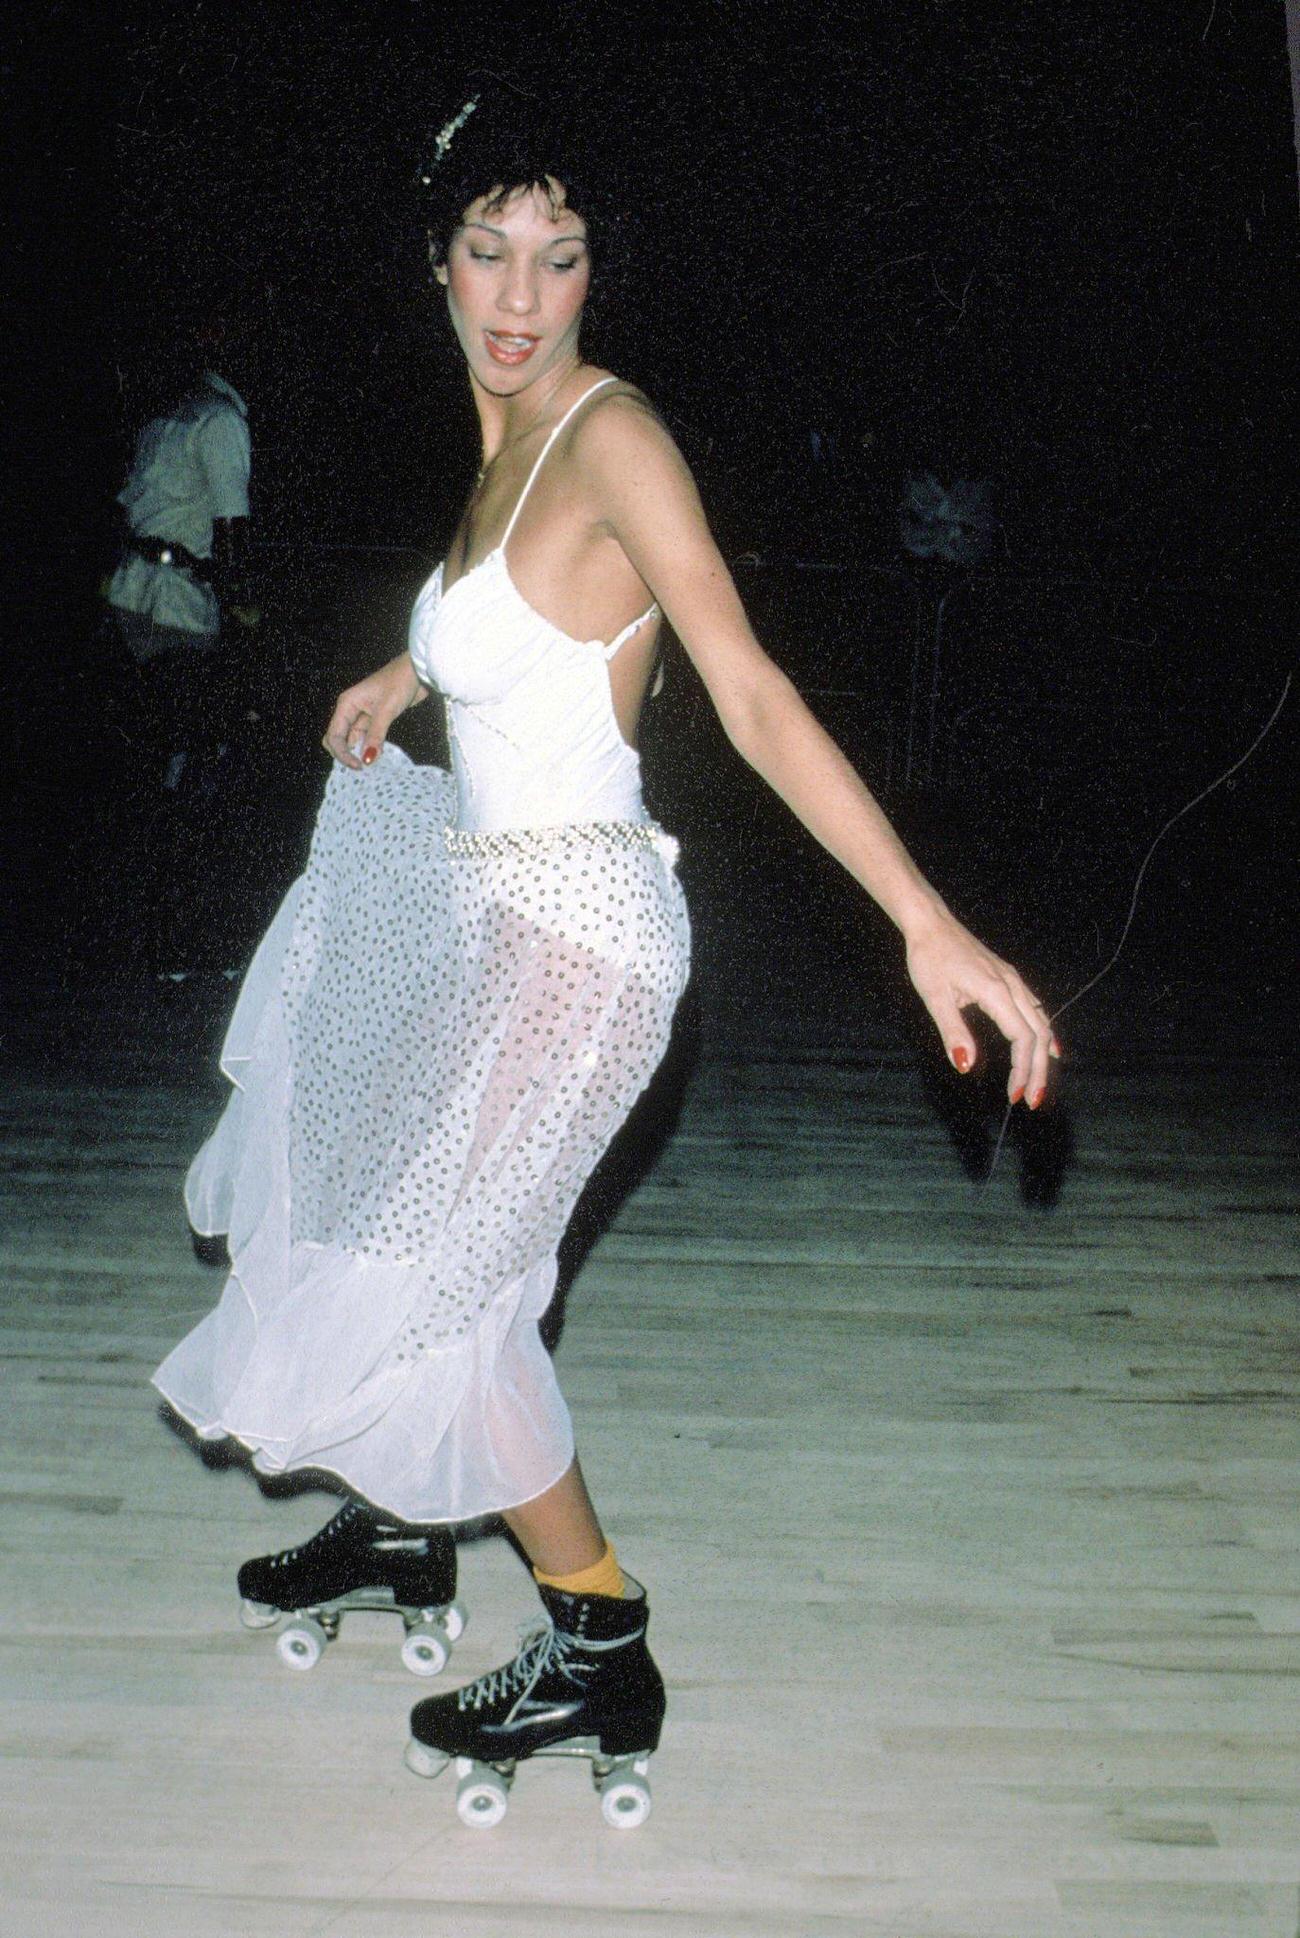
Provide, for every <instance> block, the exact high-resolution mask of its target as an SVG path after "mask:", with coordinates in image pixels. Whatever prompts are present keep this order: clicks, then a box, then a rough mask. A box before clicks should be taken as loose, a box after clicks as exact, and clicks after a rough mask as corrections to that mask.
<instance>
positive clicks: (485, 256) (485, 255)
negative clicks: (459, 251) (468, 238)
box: [469, 249, 501, 262]
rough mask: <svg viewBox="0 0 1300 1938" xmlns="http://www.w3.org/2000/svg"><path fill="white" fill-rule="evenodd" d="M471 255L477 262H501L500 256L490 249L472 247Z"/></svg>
mask: <svg viewBox="0 0 1300 1938" xmlns="http://www.w3.org/2000/svg"><path fill="white" fill-rule="evenodd" d="M469 253H470V255H471V256H472V257H473V258H474V261H475V262H500V260H501V258H500V256H496V255H493V254H492V252H491V250H490V249H471V250H470V252H469Z"/></svg>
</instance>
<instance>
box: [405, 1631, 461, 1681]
mask: <svg viewBox="0 0 1300 1938" xmlns="http://www.w3.org/2000/svg"><path fill="white" fill-rule="evenodd" d="M449 1653H450V1651H449V1650H448V1648H447V1644H446V1642H445V1640H444V1639H443V1635H442V1631H441V1630H440V1629H438V1628H436V1627H435V1626H434V1624H433V1623H432V1622H417V1624H416V1625H415V1627H414V1628H413V1629H411V1630H410V1631H409V1632H408V1634H407V1637H406V1640H405V1641H404V1642H403V1644H402V1660H403V1662H404V1663H405V1664H406V1666H407V1668H408V1669H409V1670H410V1671H411V1674H412V1675H413V1676H437V1675H441V1674H442V1671H443V1670H444V1669H445V1668H446V1666H447V1658H448V1655H449Z"/></svg>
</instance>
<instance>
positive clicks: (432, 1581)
mask: <svg viewBox="0 0 1300 1938" xmlns="http://www.w3.org/2000/svg"><path fill="white" fill-rule="evenodd" d="M239 1592H240V1594H241V1596H242V1597H243V1608H242V1609H241V1611H240V1614H241V1619H242V1620H243V1623H244V1626H245V1628H272V1627H273V1626H274V1625H275V1623H276V1622H278V1621H279V1620H280V1618H281V1617H282V1616H284V1615H290V1616H292V1618H293V1619H292V1620H291V1621H290V1622H288V1623H287V1624H286V1626H285V1627H284V1628H283V1629H281V1631H280V1634H279V1636H278V1637H277V1638H276V1648H277V1649H278V1651H279V1655H280V1660H281V1661H282V1662H284V1663H285V1664H286V1665H287V1666H288V1667H289V1668H290V1669H311V1668H314V1667H315V1665H316V1664H317V1663H318V1662H319V1661H320V1658H321V1655H322V1653H323V1651H324V1648H325V1644H326V1643H327V1642H332V1641H333V1640H334V1637H335V1636H336V1635H337V1634H338V1632H339V1623H340V1622H341V1620H342V1618H343V1617H344V1615H346V1614H348V1613H349V1612H350V1611H351V1610H353V1609H370V1610H374V1609H381V1610H385V1611H390V1610H391V1611H395V1612H396V1613H397V1614H399V1615H400V1616H401V1618H402V1620H403V1622H404V1623H405V1625H406V1639H405V1641H404V1642H403V1643H402V1660H403V1662H404V1663H405V1664H406V1666H407V1668H408V1669H410V1670H411V1672H412V1674H414V1675H417V1676H436V1675H437V1674H438V1673H439V1671H440V1670H441V1669H444V1668H445V1667H446V1665H447V1659H448V1657H449V1656H450V1654H451V1644H452V1643H453V1642H454V1641H455V1640H456V1639H457V1637H458V1636H459V1635H460V1634H461V1633H462V1631H463V1630H464V1627H465V1616H464V1613H463V1611H462V1610H461V1608H460V1607H459V1606H458V1604H457V1603H456V1602H455V1601H454V1600H453V1597H454V1595H455V1593H456V1543H455V1540H454V1539H453V1537H452V1534H451V1531H450V1529H449V1528H445V1527H410V1526H408V1525H407V1524H406V1523H404V1522H402V1521H396V1520H393V1519H392V1518H391V1517H390V1516H385V1515H382V1514H379V1513H376V1512H375V1511H374V1509H372V1508H369V1507H364V1506H363V1505H362V1504H361V1502H360V1501H349V1502H348V1504H347V1506H346V1507H344V1508H341V1509H340V1510H339V1512H338V1513H337V1514H336V1515H335V1516H334V1519H333V1520H332V1521H327V1522H326V1524H325V1526H324V1527H323V1528H322V1529H321V1530H320V1532H319V1534H314V1535H313V1536H312V1537H311V1539H310V1541H304V1542H303V1544H302V1546H301V1547H300V1548H285V1549H284V1550H283V1552H282V1553H280V1554H266V1555H260V1556H259V1557H258V1559H257V1560H256V1561H246V1562H245V1563H244V1565H243V1567H242V1568H241V1569H240V1571H239Z"/></svg>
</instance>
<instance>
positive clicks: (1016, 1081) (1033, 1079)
mask: <svg viewBox="0 0 1300 1938" xmlns="http://www.w3.org/2000/svg"><path fill="white" fill-rule="evenodd" d="M907 972H908V974H909V975H910V976H911V978H912V983H913V986H914V987H915V989H916V992H917V994H918V996H919V997H920V998H921V1001H922V1002H923V1003H924V1004H925V1006H926V1008H927V1009H928V1010H929V1012H930V1015H931V1016H932V1018H933V1019H934V1023H935V1027H936V1028H937V1029H938V1031H939V1033H940V1035H941V1036H942V1038H943V1041H944V1044H945V1046H946V1048H947V1051H948V1056H949V1058H950V1059H951V1062H952V1064H953V1067H954V1069H957V1070H960V1071H961V1072H962V1073H963V1074H964V1073H965V1072H966V1071H967V1070H971V1069H973V1068H974V1066H975V1058H976V1055H977V1050H976V1045H975V1039H974V1037H973V1036H972V1035H971V1033H970V1030H969V1029H968V1028H967V1026H966V1023H965V1020H964V1018H963V1016H962V1011H963V1010H964V1009H970V1008H974V1009H980V1010H983V1012H984V1014H985V1015H986V1016H987V1017H989V1018H990V1019H991V1021H992V1022H994V1023H996V1025H997V1027H998V1028H999V1029H1000V1030H1001V1032H1002V1034H1003V1036H1005V1037H1006V1039H1007V1041H1008V1042H1009V1043H1010V1045H1011V1073H1010V1075H1009V1077H1008V1078H1007V1096H1008V1098H1009V1099H1010V1101H1011V1102H1012V1103H1013V1104H1018V1103H1019V1102H1020V1100H1021V1098H1022V1097H1023V1098H1024V1099H1025V1100H1026V1102H1027V1103H1028V1105H1029V1108H1030V1109H1031V1110H1037V1109H1038V1107H1039V1105H1040V1104H1041V1103H1042V1101H1043V1099H1044V1097H1045V1096H1046V1095H1047V1076H1048V1068H1049V1063H1050V1059H1051V1058H1052V1057H1059V1056H1060V1054H1061V1049H1060V1045H1059V1044H1058V1043H1057V1041H1056V1038H1055V1037H1054V1036H1053V1034H1052V1025H1051V1022H1050V1021H1049V1019H1048V1016H1047V1012H1046V1010H1045V1009H1044V1008H1043V1005H1042V1004H1041V1003H1040V1002H1039V1000H1038V998H1037V997H1036V996H1035V995H1034V993H1033V991H1032V990H1031V989H1028V988H1027V987H1026V986H1025V983H1024V982H1023V980H1022V979H1021V977H1020V976H1019V975H1018V974H1017V973H1016V971H1015V970H1014V969H1013V968H1012V967H1011V965H1010V963H1009V962H1003V961H1002V960H1001V958H1000V957H999V956H995V955H994V954H993V952H992V950H991V949H986V948H985V947H984V945H983V943H982V942H977V941H976V939H975V937H974V936H973V935H972V934H971V933H970V931H969V929H964V928H963V927H962V925H961V923H960V922H959V921H958V920H957V919H956V917H955V916H953V915H950V914H949V913H948V911H947V910H946V909H944V910H941V911H937V912H936V913H935V914H934V916H933V917H932V918H931V919H930V920H929V921H927V922H926V924H925V925H924V927H922V928H920V929H919V930H917V931H916V932H915V933H913V934H911V935H909V936H908V938H907Z"/></svg>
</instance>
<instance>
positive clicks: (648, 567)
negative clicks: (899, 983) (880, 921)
mask: <svg viewBox="0 0 1300 1938" xmlns="http://www.w3.org/2000/svg"><path fill="white" fill-rule="evenodd" d="M574 463H575V466H576V467H577V468H578V470H579V472H580V474H581V476H582V477H583V480H584V483H585V484H586V486H587V488H588V490H589V492H590V493H591V496H592V500H593V503H595V504H596V505H597V506H598V507H599V508H600V510H601V512H602V513H603V520H602V522H603V523H605V524H606V525H607V527H608V529H609V530H610V531H612V533H613V534H614V536H615V537H617V539H618V540H619V543H620V544H621V545H622V547H623V549H624V551H625V552H626V553H627V556H628V558H629V559H630V560H631V562H632V564H633V565H634V566H635V567H636V569H637V571H638V572H639V573H640V574H641V577H642V578H643V579H644V580H645V582H646V584H647V585H648V586H649V588H650V590H651V592H652V593H653V594H654V596H655V598H656V599H657V600H658V601H659V604H660V606H661V607H662V608H663V611H664V614H665V616H666V617H667V619H668V621H669V623H670V625H671V626H672V628H673V630H674V632H675V633H676V634H677V636H678V638H679V639H680V640H681V642H682V645H683V646H684V647H685V649H686V652H687V653H688V654H689V656H690V658H691V660H692V662H693V663H694V665H695V667H696V669H697V670H698V672H699V674H700V677H701V678H702V679H703V681H704V684H705V686H706V687H707V689H708V692H709V695H710V698H711V699H712V701H713V704H714V706H715V707H716V709H717V712H718V717H719V719H720V720H721V722H722V725H723V727H724V728H725V730H726V732H727V735H728V738H729V739H730V740H731V742H732V744H733V745H734V746H735V747H736V749H737V751H738V752H739V753H740V754H741V755H742V756H743V757H744V759H745V760H747V761H748V762H749V764H750V766H751V767H753V768H754V770H755V771H756V772H757V773H758V774H760V775H761V776H762V778H763V779H764V780H765V781H766V782H767V783H768V785H769V786H770V787H772V788H773V789H774V790H775V792H776V793H777V794H779V795H780V796H781V799H782V800H783V801H785V802H786V804H787V805H788V806H789V807H790V808H791V809H792V811H793V812H794V813H795V814H796V815H797V816H798V817H799V819H800V820H801V821H802V822H803V824H804V826H805V827H806V828H807V829H808V830H809V831H810V833H812V834H813V835H814V836H815V837H816V839H817V840H818V841H819V842H820V843H821V845H822V846H823V847H824V848H825V849H826V850H827V852H828V853H829V854H832V855H834V857H835V859H836V860H837V861H839V862H841V863H842V864H843V865H844V867H845V868H847V869H848V871H849V873H850V874H851V875H852V876H853V878H854V880H855V881H857V882H859V883H860V884H861V885H862V887H863V888H864V889H865V890H866V891H867V893H868V894H869V895H870V896H872V898H873V899H874V900H875V901H876V902H878V903H879V905H880V907H881V908H882V909H883V910H884V911H885V913H886V914H887V915H888V916H889V918H890V919H891V921H893V922H894V923H895V925H896V926H897V927H898V929H899V930H900V932H901V933H902V936H903V939H904V941H905V943H906V946H907V965H908V972H909V974H910V976H911V978H912V982H913V984H914V985H915V987H916V990H917V992H918V994H919V995H920V997H921V999H922V1001H923V1002H924V1004H925V1006H926V1008H927V1009H928V1010H929V1012H930V1015H931V1017H932V1018H933V1020H934V1023H935V1025H936V1027H937V1028H938V1030H939V1032H940V1034H941V1035H942V1037H943V1040H944V1044H945V1047H946V1049H947V1052H948V1055H949V1057H950V1059H951V1060H952V1063H953V1064H954V1066H955V1068H957V1069H958V1070H969V1069H971V1068H972V1067H973V1065H974V1063H975V1058H976V1044H975V1039H974V1037H973V1035H972V1034H971V1031H970V1029H969V1028H968V1027H967V1025H966V1022H965V1020H964V1018H963V1016H962V1011H963V1010H964V1009H966V1008H969V1007H975V1008H978V1009H980V1010H982V1011H983V1012H984V1013H985V1014H986V1015H987V1016H989V1017H990V1018H991V1019H992V1021H993V1022H994V1023H995V1024H996V1025H997V1027H998V1028H999V1029H1000V1030H1001V1031H1002V1033H1003V1035H1004V1036H1005V1037H1006V1038H1007V1039H1008V1041H1009V1043H1010V1045H1011V1070H1010V1076H1009V1078H1008V1086H1007V1087H1008V1095H1009V1096H1010V1098H1011V1100H1012V1101H1013V1102H1018V1101H1019V1099H1020V1098H1021V1097H1026V1098H1027V1099H1028V1101H1029V1103H1030V1104H1031V1106H1033V1107H1035V1108H1036V1107H1037V1105H1038V1104H1039V1103H1040V1102H1041V1101H1042V1098H1043V1096H1044V1094H1045V1093H1046V1089H1047V1077H1048V1067H1049V1059H1050V1058H1051V1057H1052V1056H1053V1055H1055V1054H1057V1051H1056V1047H1055V1044H1054V1041H1053V1038H1052V1031H1051V1025H1050V1023H1049V1021H1048V1018H1047V1015H1046V1013H1045V1011H1044V1010H1043V1007H1042V1005H1041V1004H1040V1003H1039V1002H1038V1001H1037V999H1036V997H1035V996H1034V995H1033V993H1032V992H1031V991H1030V990H1029V989H1028V988H1027V987H1026V985H1025V983H1024V981H1023V980H1022V978H1021V977H1020V976H1019V974H1018V973H1017V972H1016V970H1015V969H1013V968H1012V967H1011V966H1010V964H1009V963H1005V962H1003V961H1001V960H1000V958H999V957H997V956H995V955H994V954H993V953H992V951H991V950H988V949H986V948H985V947H984V946H983V944H982V943H980V942H979V941H977V940H976V938H975V937H974V936H973V935H971V933H970V931H969V930H968V929H966V928H964V927H963V926H962V924H961V923H960V922H959V921H958V920H957V918H956V917H955V916H954V915H953V913H952V911H951V910H950V909H949V908H948V907H947V905H946V904H945V903H944V901H943V900H942V898H941V897H940V896H939V894H938V893H937V891H936V890H935V889H934V888H933V887H932V886H931V884H930V883H929V882H928V881H927V880H926V879H925V877H924V875H922V873H921V871H920V869H919V868H918V867H917V866H916V864H915V862H914V861H913V860H912V858H911V856H910V855H909V854H908V852H907V850H906V848H905V847H904V846H903V843H902V842H901V841H900V840H899V838H898V836H897V834H896V833H895V832H894V829H893V828H892V826H891V825H890V823H889V821H888V819H887V818H886V816H885V814H884V813H883V811H882V810H881V808H880V806H879V804H878V802H877V801H876V800H875V798H874V797H873V795H872V794H871V792H870V791H869V789H868V788H867V787H866V786H865V785H864V783H863V782H862V780H861V779H860V777H859V776H858V774H857V773H856V772H855V771H854V769H853V767H852V766H851V765H850V763H849V761H848V760H847V759H846V758H845V756H844V755H843V754H842V753H841V752H840V749H839V748H838V747H837V746H836V744H835V742H834V741H833V740H832V739H831V737H830V735H829V734H827V733H826V731H825V730H824V728H822V727H821V726H820V725H819V723H818V722H817V720H816V719H814V717H813V715H812V714H811V713H810V712H809V710H808V708H807V706H806V705H805V704H804V702H803V700H802V699H801V698H800V696H799V694H798V692H797V691H796V689H795V687H794V685H793V684H792V682H791V681H790V680H789V679H787V678H786V676H785V674H784V673H782V672H781V670H780V668H779V667H778V666H776V665H775V664H774V662H773V661H772V660H771V659H769V657H768V655H767V654H766V653H765V652H764V651H763V649H762V647H761V646H760V645H759V643H758V640H757V639H756V638H755V636H754V633H753V630H752V628H751V627H750V624H749V621H748V619H747V618H746V615H745V610H744V607H743V606H742V604H741V601H740V596H739V594H738V593H737V591H736V587H735V584H734V581H733V580H732V577H731V574H730V572H729V571H728V570H727V566H726V563H725V561H724V560H723V558H722V555H721V553H720V552H719V551H718V548H717V546H716V544H715V543H714V541H713V537H712V534H711V533H710V531H709V528H708V523H707V521H706V519H705V516H704V511H703V508H702V506H701V504H700V500H699V494H698V492H697V491H696V489H695V482H694V480H693V478H692V477H691V474H690V471H689V470H688V468H687V466H686V464H685V462H684V460H683V459H682V457H681V454H680V453H679V452H678V450H677V448H676V446H675V445H674V443H673V441H672V439H671V438H670V437H669V435H668V433H667V431H666V430H664V428H663V426H662V425H661V424H660V423H659V422H658V420H657V419H656V418H655V417H654V415H653V414H652V413H651V412H650V411H649V410H648V409H647V408H646V407H644V406H643V405H641V404H640V403H638V401H637V400H636V399H635V398H630V397H626V396H618V397H612V398H610V399H609V400H608V401H607V402H606V403H604V404H602V405H601V407H600V408H598V409H593V410H591V411H590V412H588V413H587V414H586V417H585V421H584V422H583V423H582V425H581V431H580V435H579V436H578V437H577V438H575V444H574Z"/></svg>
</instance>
